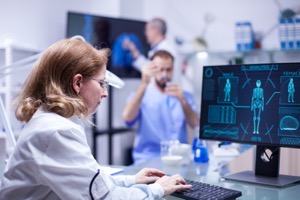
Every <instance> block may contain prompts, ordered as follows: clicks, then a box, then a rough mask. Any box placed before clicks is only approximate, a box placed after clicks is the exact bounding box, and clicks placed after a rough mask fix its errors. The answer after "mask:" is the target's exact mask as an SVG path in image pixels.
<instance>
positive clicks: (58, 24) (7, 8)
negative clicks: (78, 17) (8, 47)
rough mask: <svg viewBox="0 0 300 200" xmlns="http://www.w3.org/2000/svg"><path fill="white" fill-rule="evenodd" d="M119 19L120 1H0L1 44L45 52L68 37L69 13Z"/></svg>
mask: <svg viewBox="0 0 300 200" xmlns="http://www.w3.org/2000/svg"><path fill="white" fill-rule="evenodd" d="M69 10H70V11H78V12H87V13H92V14H99V15H107V16H115V17H118V16H119V0H110V1H105V0H64V1H60V0H51V1H47V0H27V1H18V0H9V1H4V0H1V3H0V18H1V20H0V27H1V28H0V42H1V40H2V41H3V39H5V38H7V37H9V38H11V39H12V40H14V42H15V43H16V44H22V45H23V46H27V47H32V48H34V49H40V50H43V49H45V48H46V47H48V46H49V45H50V44H52V43H53V42H55V41H57V40H59V39H62V38H64V37H65V34H66V20H67V15H66V14H67V11H69Z"/></svg>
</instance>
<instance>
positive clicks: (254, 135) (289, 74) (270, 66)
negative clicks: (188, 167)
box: [199, 63, 300, 186]
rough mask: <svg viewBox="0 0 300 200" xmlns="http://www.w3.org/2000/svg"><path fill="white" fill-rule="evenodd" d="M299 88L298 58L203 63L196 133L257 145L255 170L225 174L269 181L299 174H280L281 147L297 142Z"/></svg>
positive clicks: (299, 131)
mask: <svg viewBox="0 0 300 200" xmlns="http://www.w3.org/2000/svg"><path fill="white" fill-rule="evenodd" d="M299 92H300V63H265V64H240V65H223V66H219V65H213V66H204V67H203V84H202V97H201V113H200V129H199V131H200V139H207V140H217V141H229V142H234V143H245V144H253V145H256V146H257V148H256V163H255V172H249V171H248V172H241V173H237V174H230V175H228V176H225V177H224V178H225V179H226V178H227V179H233V180H241V181H247V182H253V183H261V184H267V185H273V186H285V185H287V184H290V183H293V182H297V181H299V180H300V177H294V176H287V175H280V174H279V162H280V147H290V148H300V95H299ZM268 149H269V150H270V151H271V152H272V154H271V155H269V157H267V159H266V157H264V156H262V155H263V154H265V153H266V151H267V150H268ZM268 152H269V151H268Z"/></svg>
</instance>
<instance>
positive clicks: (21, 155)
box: [0, 109, 163, 200]
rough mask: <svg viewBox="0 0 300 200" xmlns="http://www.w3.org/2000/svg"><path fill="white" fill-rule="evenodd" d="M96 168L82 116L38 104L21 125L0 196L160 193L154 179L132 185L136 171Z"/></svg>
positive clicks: (104, 196)
mask: <svg viewBox="0 0 300 200" xmlns="http://www.w3.org/2000/svg"><path fill="white" fill-rule="evenodd" d="M98 169H99V165H98V163H97V162H96V160H95V159H94V157H93V156H92V154H91V151H90V148H89V146H88V143H87V140H86V136H85V132H84V125H83V123H82V122H81V120H80V119H79V118H77V117H72V118H71V119H66V118H64V117H61V116H59V115H57V114H54V113H49V112H45V111H43V110H41V109H39V110H38V111H37V112H36V113H35V114H34V116H33V117H32V119H31V120H30V121H29V122H28V124H27V125H26V126H25V127H24V129H23V131H22V133H21V135H20V137H19V139H18V141H17V146H16V147H15V150H14V152H13V154H12V156H11V157H10V159H9V162H8V163H7V166H6V168H5V171H4V175H3V179H2V182H1V190H0V199H1V200H6V199H7V200H8V199H9V200H10V199H22V200H23V199H34V200H36V199H43V200H47V199H49V200H56V199H63V200H68V199H72V200H73V199H80V200H83V199H92V198H91V194H92V196H93V198H94V199H160V198H161V197H162V196H163V189H162V187H161V186H160V185H158V184H149V185H145V184H134V183H135V178H134V176H113V177H112V176H110V175H108V174H105V173H104V172H103V171H101V170H100V171H99V174H98V175H97V172H98ZM92 180H93V181H92ZM91 182H92V184H91ZM90 184H91V185H90ZM90 187H91V194H90V191H89V190H90Z"/></svg>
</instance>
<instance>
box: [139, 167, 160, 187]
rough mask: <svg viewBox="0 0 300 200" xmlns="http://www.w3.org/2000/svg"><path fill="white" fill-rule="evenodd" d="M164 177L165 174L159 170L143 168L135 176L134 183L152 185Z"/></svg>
mask: <svg viewBox="0 0 300 200" xmlns="http://www.w3.org/2000/svg"><path fill="white" fill-rule="evenodd" d="M164 175H165V173H164V172H162V171H160V170H157V169H152V168H144V169H142V170H141V171H139V172H138V173H137V174H136V175H135V181H136V183H137V184H147V183H154V182H155V181H157V180H158V179H159V178H160V177H162V176H164Z"/></svg>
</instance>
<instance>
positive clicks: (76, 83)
mask: <svg viewBox="0 0 300 200" xmlns="http://www.w3.org/2000/svg"><path fill="white" fill-rule="evenodd" d="M82 84H83V76H82V75H81V74H76V75H75V76H74V77H73V82H72V86H73V89H74V91H75V92H76V94H79V92H80V89H81V87H82Z"/></svg>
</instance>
